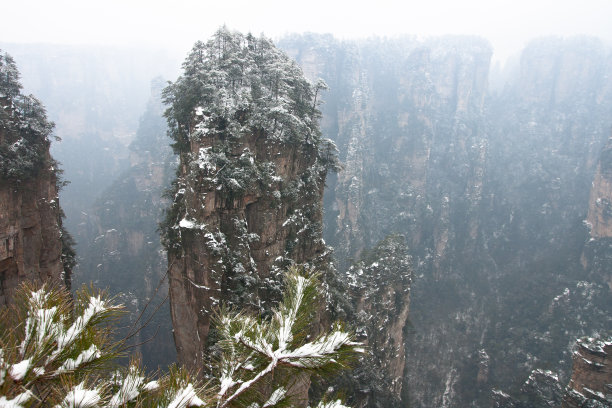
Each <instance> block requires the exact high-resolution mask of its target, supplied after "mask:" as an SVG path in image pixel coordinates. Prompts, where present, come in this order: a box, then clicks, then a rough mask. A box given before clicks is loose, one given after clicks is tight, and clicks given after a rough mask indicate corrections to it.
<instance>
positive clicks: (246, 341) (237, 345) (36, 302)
mask: <svg viewBox="0 0 612 408" xmlns="http://www.w3.org/2000/svg"><path fill="white" fill-rule="evenodd" d="M285 282H286V290H285V296H284V298H283V302H282V303H281V304H280V305H279V307H278V308H277V309H275V310H274V311H273V316H272V318H271V319H269V320H264V321H261V320H259V319H257V318H255V317H253V316H250V315H247V314H244V313H238V312H232V311H228V310H221V312H220V313H219V316H218V324H219V333H220V341H219V343H218V344H219V350H220V354H219V359H218V364H217V366H216V374H217V376H216V377H215V378H213V379H212V380H211V381H210V382H209V383H207V384H205V385H201V384H199V383H198V382H197V381H194V380H192V379H191V377H190V375H189V373H187V371H186V370H184V369H179V368H176V367H173V368H171V369H170V372H169V373H168V374H166V375H162V376H160V377H159V378H157V379H153V378H147V376H146V375H145V374H144V372H143V370H142V369H141V368H140V366H139V364H138V362H137V361H135V360H133V361H132V362H131V363H130V364H129V366H128V367H123V368H119V369H113V367H116V366H114V363H113V358H114V357H116V356H117V355H118V354H119V353H120V352H121V351H122V350H121V347H122V343H121V342H118V343H113V342H111V341H109V339H110V338H112V336H111V335H110V331H111V328H112V325H109V323H110V324H112V320H113V317H116V316H117V314H118V313H119V312H120V310H121V306H120V305H117V304H115V303H114V302H113V300H112V299H109V298H108V297H107V296H105V295H104V294H103V293H100V292H96V291H94V290H87V289H82V290H80V291H78V292H77V295H76V298H75V300H74V305H73V304H72V301H71V300H70V296H69V294H68V293H67V292H66V291H65V290H60V289H55V288H50V287H48V286H42V287H41V288H38V289H37V288H34V287H33V286H31V285H25V286H23V287H22V290H21V292H20V295H19V296H18V299H17V301H16V303H15V305H13V306H11V307H10V308H8V309H4V310H3V311H2V315H1V316H0V330H2V332H1V335H0V406H3V407H15V408H17V407H25V406H43V407H46V406H54V407H109V408H111V407H120V406H130V407H148V406H151V407H153V406H155V407H172V408H178V407H188V406H199V407H217V408H223V407H232V408H233V407H249V408H259V407H261V408H264V407H282V406H291V405H292V404H293V401H292V386H294V385H295V383H296V379H299V378H300V376H301V375H303V374H304V373H306V372H308V373H313V372H315V373H319V374H321V373H326V372H333V371H337V370H339V369H343V368H346V367H347V363H348V362H349V361H350V360H351V359H353V358H355V356H356V355H357V354H358V353H362V352H363V349H362V348H361V345H360V344H359V343H356V342H354V341H353V336H352V335H351V334H350V333H349V332H347V331H345V330H344V329H343V328H342V327H341V326H340V325H337V324H336V325H334V327H333V329H332V330H331V331H330V332H328V333H324V334H321V335H320V336H318V337H316V338H309V336H308V335H307V332H308V325H309V324H310V323H311V322H312V318H313V316H312V311H313V310H314V309H313V308H312V304H313V302H315V301H316V297H317V291H318V285H319V284H318V282H317V277H316V275H310V276H305V275H304V274H302V273H300V271H298V270H297V269H296V268H294V269H292V270H290V271H289V272H288V273H287V275H286V278H285ZM271 384H274V386H271ZM317 407H318V408H342V407H344V405H343V404H342V403H341V402H340V401H339V400H334V401H331V402H321V403H319V404H318V405H317Z"/></svg>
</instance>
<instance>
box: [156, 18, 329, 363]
mask: <svg viewBox="0 0 612 408" xmlns="http://www.w3.org/2000/svg"><path fill="white" fill-rule="evenodd" d="M184 68H185V71H184V74H183V76H182V77H180V78H179V79H178V80H177V81H176V82H175V83H174V84H172V85H171V86H170V87H169V88H167V90H166V91H165V92H166V93H165V96H166V98H167V101H168V102H169V103H171V105H170V110H169V115H168V116H169V123H170V126H171V134H172V136H173V138H174V140H175V145H174V146H175V149H176V151H177V152H178V153H179V154H180V165H179V172H178V177H177V180H176V181H175V184H174V187H175V188H174V190H173V195H174V196H173V203H172V207H171V209H170V210H169V212H168V216H167V219H166V224H165V225H164V239H165V245H166V248H167V250H168V265H169V277H170V300H171V310H172V321H173V325H174V338H175V342H176V347H177V350H178V358H179V361H180V362H181V363H184V364H186V365H187V366H188V367H192V368H197V369H200V368H201V367H202V366H203V365H204V362H205V356H204V351H205V350H206V349H207V347H208V345H210V344H213V343H214V336H211V329H212V328H213V325H212V322H213V316H214V310H215V309H216V308H217V307H219V306H221V305H222V304H224V305H226V306H231V307H239V308H251V309H254V310H257V311H261V312H265V311H267V310H269V309H270V307H271V306H272V305H273V304H274V303H275V301H277V300H278V299H279V296H280V293H281V292H280V291H281V287H282V273H283V271H284V269H285V268H286V267H287V266H288V265H290V264H293V263H300V264H301V263H306V264H308V265H310V266H312V267H315V268H317V269H322V270H325V269H326V268H327V267H328V262H329V259H328V252H327V247H326V246H325V244H324V242H323V240H322V236H321V234H322V232H321V218H322V206H321V200H322V195H323V186H324V183H325V176H326V173H327V169H328V168H329V167H330V166H331V165H333V157H334V156H333V155H334V149H333V145H330V144H329V143H327V142H325V141H323V140H322V139H321V137H320V132H319V130H318V124H317V122H318V115H319V113H318V109H317V95H318V92H319V91H320V89H319V88H314V87H312V86H311V85H310V84H309V83H308V82H307V81H306V80H305V79H304V78H303V77H302V73H301V70H300V69H299V68H298V67H297V66H296V65H295V63H293V62H292V61H290V60H289V59H288V58H287V56H286V55H285V54H284V53H282V52H281V51H279V50H277V49H276V48H275V47H274V46H273V45H272V43H271V42H270V41H269V40H267V39H265V38H262V39H255V38H254V37H252V36H243V35H240V34H234V33H230V32H228V31H227V30H225V29H222V30H220V31H219V32H217V33H216V34H215V36H214V37H213V39H212V40H210V41H209V42H208V43H206V44H204V43H196V45H195V46H194V48H193V50H192V51H191V53H190V55H189V56H188V58H187V60H186V62H185V64H184ZM212 333H214V330H213V332H212Z"/></svg>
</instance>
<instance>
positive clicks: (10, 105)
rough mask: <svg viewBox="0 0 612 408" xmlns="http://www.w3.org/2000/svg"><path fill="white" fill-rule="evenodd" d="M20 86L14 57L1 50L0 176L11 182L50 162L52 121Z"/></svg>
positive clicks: (41, 106) (33, 173) (19, 179)
mask: <svg viewBox="0 0 612 408" xmlns="http://www.w3.org/2000/svg"><path fill="white" fill-rule="evenodd" d="M21 88H22V87H21V83H20V82H19V71H18V69H17V66H16V64H15V61H14V60H13V58H12V57H11V56H10V55H8V54H6V53H5V54H1V51H0V107H1V109H0V178H2V179H7V180H10V181H12V182H20V181H24V180H27V179H28V178H31V177H33V176H34V175H36V173H37V172H38V171H39V170H40V169H41V168H43V167H44V166H45V165H50V166H53V163H52V162H51V161H49V158H48V153H47V152H48V149H49V144H50V138H51V134H52V132H53V127H54V124H53V122H50V121H49V120H48V119H47V114H46V111H45V108H44V106H43V105H42V104H41V103H40V101H39V100H38V99H36V98H35V97H34V96H32V95H23V94H22V93H21Z"/></svg>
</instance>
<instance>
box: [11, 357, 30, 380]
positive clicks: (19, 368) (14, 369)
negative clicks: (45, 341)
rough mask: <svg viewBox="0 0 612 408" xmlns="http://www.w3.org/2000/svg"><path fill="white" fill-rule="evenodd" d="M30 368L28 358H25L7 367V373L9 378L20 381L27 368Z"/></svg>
mask: <svg viewBox="0 0 612 408" xmlns="http://www.w3.org/2000/svg"><path fill="white" fill-rule="evenodd" d="M29 369H30V359H29V358H28V359H25V360H22V361H20V362H19V363H16V364H13V365H11V366H10V367H9V369H8V373H9V375H10V376H11V378H12V379H13V380H15V381H21V380H23V379H24V378H25V376H26V374H27V373H28V370H29Z"/></svg>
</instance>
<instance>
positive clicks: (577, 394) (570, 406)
mask: <svg viewBox="0 0 612 408" xmlns="http://www.w3.org/2000/svg"><path fill="white" fill-rule="evenodd" d="M587 406H588V407H612V337H608V338H604V339H594V338H583V339H580V340H578V342H577V344H576V351H574V357H573V367H572V378H571V380H570V383H569V385H568V390H567V393H566V394H565V397H564V399H563V404H562V407H563V408H579V407H587Z"/></svg>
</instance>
